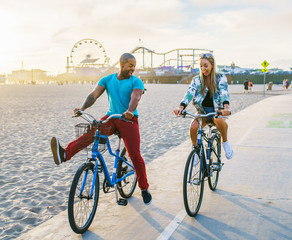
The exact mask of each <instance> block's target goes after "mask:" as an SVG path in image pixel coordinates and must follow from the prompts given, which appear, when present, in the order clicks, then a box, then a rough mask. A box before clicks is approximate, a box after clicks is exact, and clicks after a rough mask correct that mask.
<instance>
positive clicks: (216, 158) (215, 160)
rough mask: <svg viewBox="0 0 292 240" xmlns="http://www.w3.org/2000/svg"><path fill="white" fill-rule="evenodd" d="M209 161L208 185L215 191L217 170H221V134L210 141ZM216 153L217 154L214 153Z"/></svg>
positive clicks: (217, 176)
mask: <svg viewBox="0 0 292 240" xmlns="http://www.w3.org/2000/svg"><path fill="white" fill-rule="evenodd" d="M211 146H212V148H211V152H210V161H209V176H208V185H209V188H210V189H211V190H212V191H215V189H216V187H217V185H218V180H219V172H220V170H221V160H220V159H221V136H220V134H217V136H216V137H215V138H214V140H213V142H212V143H211ZM216 154H217V155H216Z"/></svg>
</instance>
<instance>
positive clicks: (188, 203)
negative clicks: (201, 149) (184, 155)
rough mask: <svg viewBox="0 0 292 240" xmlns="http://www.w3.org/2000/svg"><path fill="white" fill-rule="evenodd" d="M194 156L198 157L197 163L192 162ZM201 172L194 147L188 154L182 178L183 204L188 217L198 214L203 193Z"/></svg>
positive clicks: (201, 166)
mask: <svg viewBox="0 0 292 240" xmlns="http://www.w3.org/2000/svg"><path fill="white" fill-rule="evenodd" d="M196 156H197V157H198V162H197V163H196V162H194V161H195V160H194V159H195V157H196ZM194 163H196V164H194ZM203 172H204V171H203V165H202V161H200V157H199V154H198V152H197V150H195V149H194V150H193V151H192V152H191V153H190V154H189V156H188V159H187V162H186V166H185V172H184V180H183V198H184V205H185V209H186V212H187V214H188V215H189V216H190V217H195V216H196V215H197V214H198V212H199V210H200V207H201V204H202V200H203V193H204V174H203ZM190 175H191V176H190ZM192 190H193V191H192Z"/></svg>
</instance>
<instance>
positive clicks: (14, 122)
mask: <svg viewBox="0 0 292 240" xmlns="http://www.w3.org/2000/svg"><path fill="white" fill-rule="evenodd" d="M145 87H146V89H147V91H146V92H145V94H144V96H143V97H142V100H141V101H140V105H139V115H140V118H139V123H140V134H141V152H142V155H143V157H144V159H145V161H146V163H149V162H151V161H152V160H154V159H155V158H157V157H158V156H160V155H162V154H164V153H165V152H167V151H169V150H170V149H171V148H173V147H175V146H177V145H179V144H180V143H182V142H183V141H185V140H186V139H187V138H188V127H189V123H190V121H189V120H187V119H180V118H176V117H174V115H173V114H172V113H171V112H172V110H173V109H174V108H176V107H177V106H178V104H179V102H180V100H181V98H182V97H183V95H184V93H185V91H186V90H187V85H155V84H153V85H151V84H147V85H145ZM91 90H92V88H91V86H90V85H86V84H85V85H63V86H57V85H0V110H1V114H0V143H1V144H0V169H1V174H0V189H1V191H0V239H14V238H16V237H18V236H19V235H21V234H22V233H24V232H26V231H28V230H29V229H32V228H33V227H35V226H37V225H39V224H40V223H42V222H44V221H46V220H48V219H50V218H51V217H52V216H54V215H56V214H58V213H59V212H61V211H63V210H66V209H67V198H68V192H69V188H70V185H71V181H72V179H73V176H74V174H75V172H76V170H77V168H78V166H79V165H80V164H81V163H82V162H83V161H85V160H86V152H85V151H82V152H80V153H78V154H77V155H76V156H75V157H74V158H73V159H72V160H71V161H70V162H68V163H65V164H62V165H60V166H56V165H55V164H54V162H53V159H52V154H51V149H50V139H51V137H52V136H57V137H58V138H59V139H60V141H61V144H62V145H63V146H65V145H66V144H67V143H69V142H70V141H72V140H74V138H75V132H74V126H75V124H77V123H79V122H82V120H81V119H77V118H72V117H71V116H72V114H73V109H74V108H75V107H79V106H80V105H81V104H82V102H83V100H84V99H85V97H86V96H87V95H88V93H90V91H91ZM229 90H230V95H231V108H232V112H233V113H235V112H238V111H240V110H242V109H243V108H245V107H247V106H250V105H251V104H253V103H255V102H257V101H260V100H262V99H263V98H265V97H270V96H272V95H273V94H269V93H267V94H266V95H265V96H263V94H262V93H260V92H257V93H255V92H256V91H262V90H263V85H255V86H254V89H253V90H254V93H251V94H243V86H241V85H231V86H230V87H229ZM273 91H275V94H281V93H282V92H283V90H282V88H281V86H275V87H274V90H273ZM289 91H290V90H289ZM107 109H108V103H107V97H106V95H103V96H102V97H101V98H100V99H99V100H98V101H97V102H96V103H95V105H94V106H93V107H91V108H90V109H89V110H88V112H89V113H91V114H93V115H95V116H97V118H99V117H101V116H103V115H104V113H105V112H106V111H107ZM188 109H189V110H190V111H193V112H194V108H193V107H192V106H191V105H190V106H189V107H188ZM230 131H232V129H230ZM150 189H151V187H150ZM101 194H103V193H101Z"/></svg>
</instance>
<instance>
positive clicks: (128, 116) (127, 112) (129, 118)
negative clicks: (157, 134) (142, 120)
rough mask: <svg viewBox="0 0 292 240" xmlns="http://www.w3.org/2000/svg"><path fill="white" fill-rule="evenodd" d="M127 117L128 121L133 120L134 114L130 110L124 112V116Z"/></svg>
mask: <svg viewBox="0 0 292 240" xmlns="http://www.w3.org/2000/svg"><path fill="white" fill-rule="evenodd" d="M123 115H124V116H125V118H126V119H128V120H131V119H133V117H134V114H133V113H132V112H130V111H129V110H127V111H126V112H124V114H123Z"/></svg>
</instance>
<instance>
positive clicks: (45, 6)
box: [0, 0, 292, 74]
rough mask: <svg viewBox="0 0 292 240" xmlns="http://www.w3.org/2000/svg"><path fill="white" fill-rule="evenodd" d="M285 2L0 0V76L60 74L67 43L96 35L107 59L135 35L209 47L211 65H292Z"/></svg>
mask: <svg viewBox="0 0 292 240" xmlns="http://www.w3.org/2000/svg"><path fill="white" fill-rule="evenodd" d="M291 23H292V1H291V0H277V1H275V0H256V1H255V0H244V1H238V0H167V1H162V0H120V1H119V0H50V1H43V0H25V1H23V0H10V1H7V0H0V29H1V37H0V74H4V73H7V74H8V73H10V72H11V71H12V70H17V69H21V68H22V67H23V68H24V69H32V68H34V69H36V68H38V69H43V70H46V71H48V73H49V74H58V73H63V72H65V71H66V69H65V67H66V61H67V60H66V59H67V57H69V56H70V54H71V49H72V47H73V46H74V45H75V44H76V43H77V42H78V41H80V40H82V39H87V38H90V39H95V40H96V41H98V42H99V43H100V44H101V45H102V46H103V47H104V49H105V51H106V54H107V56H108V57H109V58H110V59H111V62H113V63H114V62H116V61H117V60H118V59H119V56H120V55H121V54H122V53H124V52H130V51H131V50H133V49H134V48H135V47H136V46H137V45H139V44H141V43H139V39H141V40H142V44H143V46H145V47H147V48H149V49H151V50H154V51H156V52H160V53H163V52H167V51H170V50H172V49H176V48H204V49H212V50H213V51H214V56H215V58H216V62H217V64H220V65H228V66H230V64H231V63H232V62H234V63H235V64H236V66H240V67H250V68H261V63H262V62H263V61H264V60H266V61H267V62H268V63H270V66H268V68H272V67H278V68H282V69H285V70H287V69H289V68H290V67H292V30H291Z"/></svg>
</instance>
